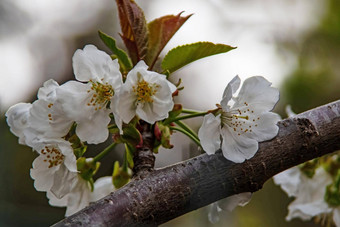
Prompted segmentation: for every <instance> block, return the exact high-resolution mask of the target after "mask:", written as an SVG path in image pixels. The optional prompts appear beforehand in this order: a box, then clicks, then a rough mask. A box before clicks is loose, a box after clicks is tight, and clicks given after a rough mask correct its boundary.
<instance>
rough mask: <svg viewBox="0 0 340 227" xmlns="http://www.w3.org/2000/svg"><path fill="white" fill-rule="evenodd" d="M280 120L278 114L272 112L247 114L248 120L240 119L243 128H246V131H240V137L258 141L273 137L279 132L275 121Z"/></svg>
mask: <svg viewBox="0 0 340 227" xmlns="http://www.w3.org/2000/svg"><path fill="white" fill-rule="evenodd" d="M241 111H242V109H241ZM253 120H255V121H253ZM280 120H281V117H280V115H278V114H276V113H273V112H265V113H263V114H261V115H259V116H258V117H257V116H254V117H253V116H251V115H249V120H245V119H240V121H242V122H243V125H242V126H243V129H248V131H247V132H244V131H243V133H241V137H249V138H251V139H254V140H256V141H258V142H262V141H266V140H270V139H273V138H274V137H275V136H276V135H277V133H278V132H279V127H278V126H277V122H279V121H280ZM250 129H251V130H250Z"/></svg>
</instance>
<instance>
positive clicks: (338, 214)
mask: <svg viewBox="0 0 340 227" xmlns="http://www.w3.org/2000/svg"><path fill="white" fill-rule="evenodd" d="M333 221H334V223H335V225H336V226H337V227H340V208H339V207H338V208H336V209H334V210H333Z"/></svg>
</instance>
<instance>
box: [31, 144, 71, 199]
mask: <svg viewBox="0 0 340 227" xmlns="http://www.w3.org/2000/svg"><path fill="white" fill-rule="evenodd" d="M33 143H34V147H33V148H34V150H36V151H37V152H38V153H39V156H38V157H37V158H36V159H35V160H34V161H33V168H32V169H31V177H32V178H33V179H34V187H35V188H36V190H37V191H46V192H47V191H51V192H52V193H53V194H54V195H55V196H56V197H58V198H62V197H63V196H65V195H66V194H67V193H69V191H70V190H71V188H72V184H73V183H74V181H75V178H76V176H77V163H76V162H77V161H76V157H75V155H74V154H73V149H72V147H71V144H70V143H69V142H68V141H65V140H62V139H58V140H57V139H45V140H44V141H37V140H34V141H33Z"/></svg>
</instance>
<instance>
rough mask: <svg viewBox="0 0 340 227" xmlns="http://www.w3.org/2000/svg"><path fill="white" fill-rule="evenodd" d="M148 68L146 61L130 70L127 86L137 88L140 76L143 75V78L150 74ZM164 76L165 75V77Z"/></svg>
mask: <svg viewBox="0 0 340 227" xmlns="http://www.w3.org/2000/svg"><path fill="white" fill-rule="evenodd" d="M147 69H148V66H147V65H146V64H145V62H144V61H139V62H138V63H137V65H135V67H133V69H131V70H130V72H129V73H128V74H127V75H126V81H125V84H124V85H126V86H128V87H132V86H135V85H136V84H137V83H138V81H139V78H138V77H139V75H142V76H143V77H144V76H145V75H146V74H148V72H151V71H148V70H147ZM163 76H164V75H163Z"/></svg>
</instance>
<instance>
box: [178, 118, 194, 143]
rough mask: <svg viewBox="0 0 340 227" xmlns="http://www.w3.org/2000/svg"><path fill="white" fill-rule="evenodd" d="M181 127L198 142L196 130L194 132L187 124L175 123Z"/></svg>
mask: <svg viewBox="0 0 340 227" xmlns="http://www.w3.org/2000/svg"><path fill="white" fill-rule="evenodd" d="M175 123H176V124H177V125H178V126H179V127H181V128H182V129H184V130H186V131H187V132H189V133H190V134H191V135H192V136H194V137H195V138H196V139H197V140H199V139H198V136H197V134H196V132H194V130H192V129H191V128H190V127H189V126H188V125H187V124H185V123H184V122H181V121H176V122H175Z"/></svg>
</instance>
